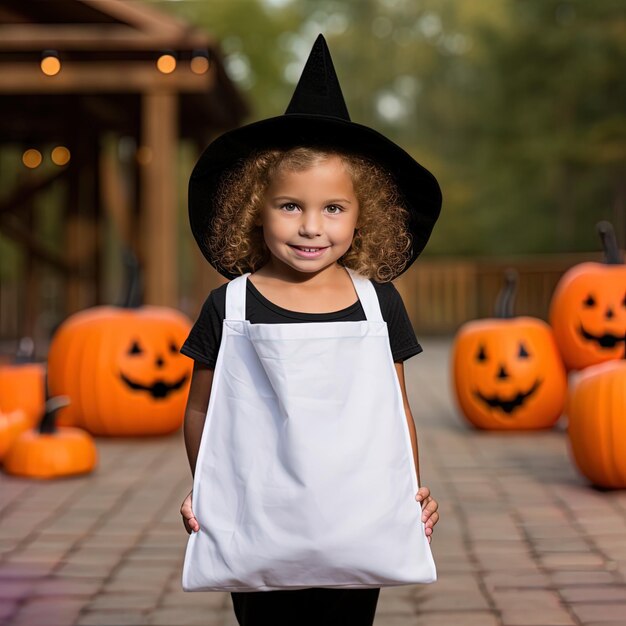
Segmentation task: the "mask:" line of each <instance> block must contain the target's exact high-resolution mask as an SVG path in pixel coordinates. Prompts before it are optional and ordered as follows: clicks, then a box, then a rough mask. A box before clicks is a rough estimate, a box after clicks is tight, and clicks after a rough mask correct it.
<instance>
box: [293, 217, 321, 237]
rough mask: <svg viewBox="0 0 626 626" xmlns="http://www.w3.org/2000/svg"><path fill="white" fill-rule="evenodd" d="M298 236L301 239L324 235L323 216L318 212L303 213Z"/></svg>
mask: <svg viewBox="0 0 626 626" xmlns="http://www.w3.org/2000/svg"><path fill="white" fill-rule="evenodd" d="M298 234H299V235H300V236H301V237H319V236H320V235H321V234H322V216H321V215H320V214H319V213H318V212H317V211H303V213H302V219H301V221H300V228H299V233H298Z"/></svg>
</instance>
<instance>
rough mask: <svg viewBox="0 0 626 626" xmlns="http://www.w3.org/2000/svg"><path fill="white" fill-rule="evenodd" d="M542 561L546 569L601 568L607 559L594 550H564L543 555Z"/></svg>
mask: <svg viewBox="0 0 626 626" xmlns="http://www.w3.org/2000/svg"><path fill="white" fill-rule="evenodd" d="M541 562H542V564H543V566H544V567H545V568H546V569H560V570H566V569H574V570H580V569H586V568H588V569H592V570H593V569H601V568H603V567H604V565H605V561H604V559H603V558H602V556H600V555H599V554H593V553H592V552H562V553H554V554H543V555H541Z"/></svg>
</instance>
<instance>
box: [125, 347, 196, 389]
mask: <svg viewBox="0 0 626 626" xmlns="http://www.w3.org/2000/svg"><path fill="white" fill-rule="evenodd" d="M161 343H162V346H161V350H158V349H157V350H154V349H153V348H154V346H153V345H150V346H149V345H144V342H142V341H141V340H140V339H139V338H135V339H133V340H132V341H131V343H130V345H129V347H128V349H127V350H126V353H125V354H124V355H122V356H121V357H120V366H121V367H120V373H119V376H120V379H121V380H122V382H123V383H124V384H125V385H126V386H127V387H128V388H129V389H132V390H134V391H138V392H142V393H147V394H148V395H150V396H151V397H152V398H153V399H154V400H159V399H162V398H167V397H168V396H169V395H170V394H171V393H173V392H174V391H178V390H179V389H181V388H182V387H183V385H184V384H185V383H186V382H187V380H188V379H189V373H188V372H185V373H183V374H182V375H181V376H179V377H178V378H177V379H175V380H168V379H167V378H165V374H166V373H167V372H168V371H169V370H170V369H171V364H170V361H172V360H180V359H179V357H180V352H179V348H180V345H179V343H178V342H177V341H176V340H175V339H173V338H170V339H169V340H167V339H166V338H165V337H163V341H162V342H161ZM151 367H152V369H153V375H152V376H151V380H149V381H147V382H143V381H144V379H145V374H146V372H149V371H150V369H151Z"/></svg>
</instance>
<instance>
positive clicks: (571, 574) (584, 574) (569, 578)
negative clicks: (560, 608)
mask: <svg viewBox="0 0 626 626" xmlns="http://www.w3.org/2000/svg"><path fill="white" fill-rule="evenodd" d="M549 576H550V580H552V583H553V584H554V585H555V586H556V587H559V588H561V587H565V586H569V585H571V586H581V585H582V586H585V587H586V586H589V585H611V584H614V583H615V582H617V581H616V578H615V575H614V574H613V573H612V572H607V571H605V570H584V571H576V570H572V571H562V572H559V571H554V572H550V574H549Z"/></svg>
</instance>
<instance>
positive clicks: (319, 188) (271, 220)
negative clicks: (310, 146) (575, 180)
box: [259, 156, 359, 273]
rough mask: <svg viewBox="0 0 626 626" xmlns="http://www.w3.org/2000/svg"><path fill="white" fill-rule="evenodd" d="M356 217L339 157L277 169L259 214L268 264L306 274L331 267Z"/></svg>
mask: <svg viewBox="0 0 626 626" xmlns="http://www.w3.org/2000/svg"><path fill="white" fill-rule="evenodd" d="M358 215H359V203H358V200H357V197H356V195H355V193H354V187H353V184H352V178H351V177H350V175H349V174H348V172H347V171H346V168H345V165H344V163H343V161H342V160H341V159H340V158H339V157H335V156H333V157H329V158H327V159H324V160H320V161H319V162H318V163H316V164H315V165H313V166H312V167H310V168H308V169H306V170H302V171H291V170H286V171H279V172H278V173H277V174H276V175H275V176H274V178H273V180H272V182H271V184H270V186H269V187H268V189H267V193H266V194H265V198H264V201H263V205H262V208H261V214H260V218H259V224H260V225H261V226H262V227H263V237H264V240H265V243H266V245H267V247H268V249H269V251H270V254H271V261H270V263H272V264H274V265H276V268H277V269H278V268H279V267H281V268H282V269H283V270H285V269H290V270H296V271H297V272H306V273H317V272H320V271H321V270H324V269H326V268H328V267H330V266H333V265H334V264H335V262H336V261H337V260H338V259H339V258H341V257H342V256H343V255H344V254H345V253H346V252H347V251H348V250H349V248H350V245H351V244H352V239H353V237H354V229H355V228H356V225H357V220H358Z"/></svg>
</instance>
